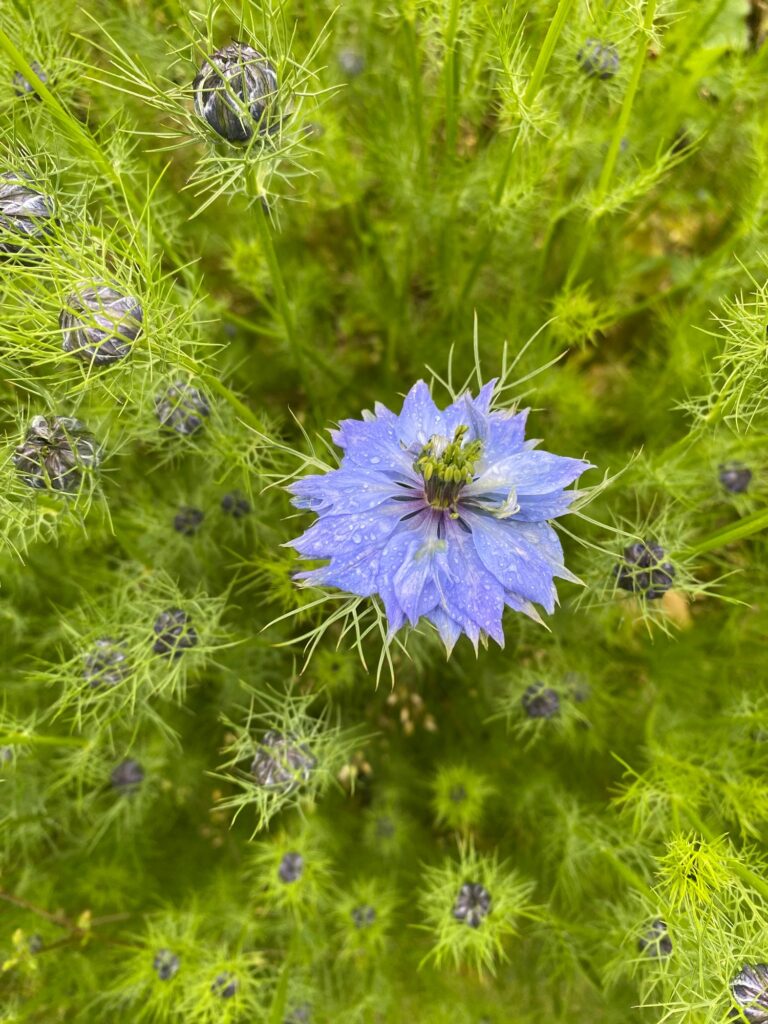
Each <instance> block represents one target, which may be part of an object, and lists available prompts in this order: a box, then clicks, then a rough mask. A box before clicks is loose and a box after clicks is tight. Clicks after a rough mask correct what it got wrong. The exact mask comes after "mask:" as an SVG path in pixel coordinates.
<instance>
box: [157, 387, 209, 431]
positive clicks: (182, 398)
mask: <svg viewBox="0 0 768 1024" xmlns="http://www.w3.org/2000/svg"><path fill="white" fill-rule="evenodd" d="M210 412H211V409H210V406H209V405H208V402H207V401H206V399H205V396H204V395H203V394H202V393H201V392H200V391H198V389H197V388H195V387H193V386H192V385H191V384H185V383H184V382H183V381H176V383H175V384H171V385H170V386H169V387H168V388H166V390H165V391H164V392H163V394H161V395H158V396H157V398H156V399H155V413H156V414H157V418H158V419H159V420H160V423H161V425H162V426H164V427H168V428H170V429H171V430H175V431H176V433H177V434H183V435H184V436H185V437H189V436H191V435H192V434H196V433H197V431H198V430H200V428H201V427H202V426H203V421H204V420H205V419H206V418H207V417H208V416H209V415H210Z"/></svg>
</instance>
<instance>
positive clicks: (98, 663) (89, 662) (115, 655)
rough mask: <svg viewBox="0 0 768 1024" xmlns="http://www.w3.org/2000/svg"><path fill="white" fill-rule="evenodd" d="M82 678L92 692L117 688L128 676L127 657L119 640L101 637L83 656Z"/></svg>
mask: <svg viewBox="0 0 768 1024" xmlns="http://www.w3.org/2000/svg"><path fill="white" fill-rule="evenodd" d="M84 660H85V664H84V666H83V678H84V679H85V681H86V682H87V683H88V685H89V686H90V687H91V689H92V690H97V689H98V688H99V687H100V686H117V684H118V683H121V682H122V681H123V680H124V679H125V677H126V676H127V675H128V673H129V671H130V669H129V666H128V656H127V655H126V653H125V650H124V649H123V645H122V643H121V642H120V641H119V640H113V639H112V637H108V636H103V637H101V638H100V639H99V640H97V641H96V643H95V644H94V645H93V648H92V649H91V650H90V651H89V652H88V653H87V654H86V655H85V659H84Z"/></svg>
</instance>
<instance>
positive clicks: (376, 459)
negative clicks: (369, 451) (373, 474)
mask: <svg viewBox="0 0 768 1024" xmlns="http://www.w3.org/2000/svg"><path fill="white" fill-rule="evenodd" d="M380 462H381V459H380V458H379V456H378V455H374V456H372V458H371V465H372V466H377V465H378V464H379V463H380Z"/></svg>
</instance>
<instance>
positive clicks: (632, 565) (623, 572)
mask: <svg viewBox="0 0 768 1024" xmlns="http://www.w3.org/2000/svg"><path fill="white" fill-rule="evenodd" d="M664 558H665V551H664V548H663V547H661V545H660V544H656V543H655V541H637V543H635V544H630V545H629V547H627V548H624V562H623V564H621V565H616V566H614V568H613V574H614V576H615V577H616V585H617V586H618V587H620V588H621V589H622V590H629V591H631V592H632V593H634V594H637V595H638V596H640V597H644V598H645V599H646V600H647V601H655V600H657V599H658V598H660V597H663V596H664V594H665V593H666V592H667V591H668V590H669V589H670V588H671V587H672V584H673V582H674V577H675V567H674V565H672V563H671V562H665V561H664Z"/></svg>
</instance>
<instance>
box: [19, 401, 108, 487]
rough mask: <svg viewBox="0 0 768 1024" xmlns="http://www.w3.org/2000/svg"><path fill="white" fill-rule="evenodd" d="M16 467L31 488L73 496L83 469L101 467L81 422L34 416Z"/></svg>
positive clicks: (21, 446) (65, 418)
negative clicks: (62, 492) (63, 492)
mask: <svg viewBox="0 0 768 1024" xmlns="http://www.w3.org/2000/svg"><path fill="white" fill-rule="evenodd" d="M13 464H14V466H15V467H16V469H17V470H18V471H19V475H20V476H21V479H22V480H23V481H24V483H25V484H26V485H27V486H28V487H34V488H36V489H37V490H47V489H51V490H54V491H65V492H67V493H69V494H72V493H73V492H75V491H77V490H78V489H79V487H80V484H81V483H82V479H83V470H87V469H95V468H96V467H97V466H98V464H99V450H98V446H97V444H96V441H95V440H94V439H93V437H92V435H91V434H90V433H89V432H88V431H87V430H86V429H85V426H84V425H83V424H82V423H81V422H80V421H79V420H76V419H72V418H71V417H69V416H35V417H34V419H33V420H32V421H31V423H30V425H29V429H28V430H27V436H26V437H25V439H24V441H23V442H22V443H21V444H20V445H19V446H18V448H17V449H16V451H15V452H14V455H13Z"/></svg>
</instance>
